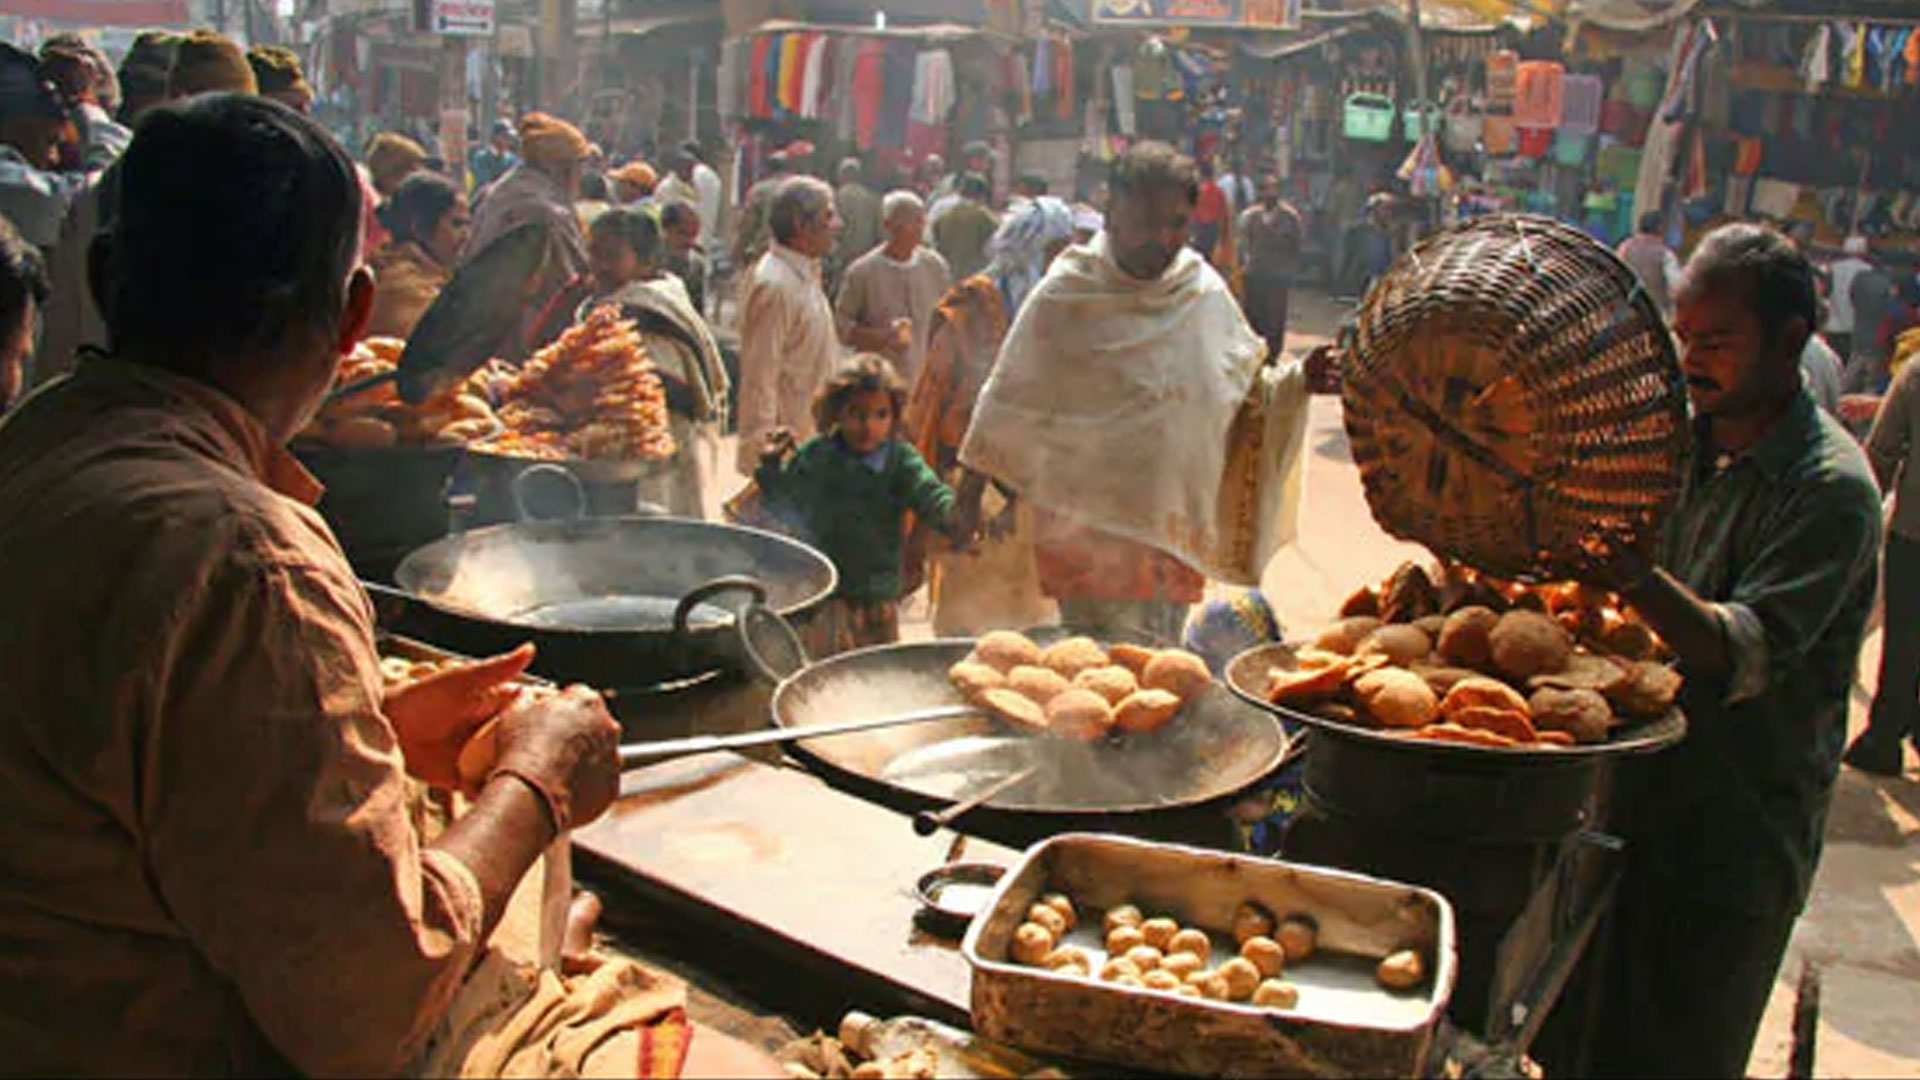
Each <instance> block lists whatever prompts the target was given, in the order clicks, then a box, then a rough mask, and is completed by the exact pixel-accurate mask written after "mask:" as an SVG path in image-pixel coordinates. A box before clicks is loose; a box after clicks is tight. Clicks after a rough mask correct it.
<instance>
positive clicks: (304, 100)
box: [247, 45, 313, 113]
mask: <svg viewBox="0 0 1920 1080" xmlns="http://www.w3.org/2000/svg"><path fill="white" fill-rule="evenodd" d="M247 63H248V64H249V65H250V66H251V67H252V68H253V79H254V82H255V83H257V84H258V85H259V87H260V96H261V97H267V98H272V99H273V100H275V101H277V102H279V103H280V104H282V105H285V106H286V107H287V108H289V109H292V110H293V111H294V112H298V113H303V112H306V111H307V110H309V109H311V108H313V86H312V85H311V84H310V83H308V82H307V75H306V72H304V71H302V70H301V68H300V55H299V54H298V53H296V52H294V51H293V50H292V49H289V48H287V47H286V46H285V45H255V46H254V47H253V48H251V49H248V50H247Z"/></svg>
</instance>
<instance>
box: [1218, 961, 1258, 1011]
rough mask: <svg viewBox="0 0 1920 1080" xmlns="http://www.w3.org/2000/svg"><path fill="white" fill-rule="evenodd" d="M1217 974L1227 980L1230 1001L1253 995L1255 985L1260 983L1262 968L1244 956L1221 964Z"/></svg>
mask: <svg viewBox="0 0 1920 1080" xmlns="http://www.w3.org/2000/svg"><path fill="white" fill-rule="evenodd" d="M1217 974H1218V975H1219V976H1220V977H1221V978H1222V979H1225V980H1226V983H1227V1000H1228V1001H1245V1000H1247V999H1248V998H1250V997H1252V996H1253V990H1254V987H1257V986H1259V985H1260V969H1259V968H1257V967H1254V966H1253V961H1251V960H1249V959H1247V958H1246V957H1244V956H1236V957H1234V958H1233V959H1231V960H1229V961H1227V962H1226V963H1224V964H1221V965H1220V970H1219V971H1218V973H1217Z"/></svg>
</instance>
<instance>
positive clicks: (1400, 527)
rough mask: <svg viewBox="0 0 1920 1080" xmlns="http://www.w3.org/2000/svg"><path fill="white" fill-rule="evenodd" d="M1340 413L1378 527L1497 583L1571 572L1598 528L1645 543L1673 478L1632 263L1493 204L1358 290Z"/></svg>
mask: <svg viewBox="0 0 1920 1080" xmlns="http://www.w3.org/2000/svg"><path fill="white" fill-rule="evenodd" d="M1357 329H1358V336H1357V338H1356V339H1355V344H1354V346H1353V347H1352V349H1351V350H1350V351H1349V353H1348V355H1347V357H1346V365H1345V372H1346V389H1345V411H1346V426H1347V435H1348V437H1349V439H1351V441H1352V443H1353V456H1354V460H1355V461H1356V462H1357V463H1358V464H1359V466H1360V475H1361V479H1362V480H1363V482H1364V483H1365V485H1366V493H1367V503H1368V505H1369V506H1371V507H1372V509H1373V515H1374V517H1375V519H1376V520H1378V521H1379V522H1380V525H1381V526H1382V527H1383V528H1385V529H1386V530H1387V531H1388V532H1390V533H1392V534H1394V535H1395V536H1398V537H1401V538H1403V539H1408V540H1414V541H1417V542H1419V543H1423V544H1425V545H1427V546H1428V547H1430V548H1432V549H1433V550H1434V551H1435V552H1437V553H1439V554H1441V555H1443V556H1446V557H1448V558H1452V559H1457V560H1460V561H1461V562H1464V563H1466V564H1467V565H1469V566H1474V567H1478V568H1479V569H1481V570H1484V571H1486V572H1488V573H1492V574H1496V575H1500V576H1503V577H1522V578H1532V579H1560V578H1565V577H1568V576H1570V574H1571V572H1572V569H1573V567H1574V565H1575V560H1576V559H1577V558H1578V555H1579V552H1580V549H1581V544H1582V542H1583V541H1586V540H1588V539H1590V538H1593V537H1595V536H1596V535H1598V534H1600V533H1602V532H1603V531H1608V532H1611V531H1614V530H1619V531H1622V532H1624V533H1625V534H1627V535H1630V536H1632V537H1633V538H1634V539H1635V542H1636V543H1638V544H1639V545H1640V547H1641V550H1642V551H1650V550H1651V547H1652V544H1653V541H1654V540H1655V538H1656V533H1657V531H1658V526H1659V522H1660V520H1661V518H1662V516H1663V515H1664V513H1665V511H1666V509H1667V508H1668V507H1669V506H1670V505H1671V503H1672V501H1673V498H1674V496H1675V494H1676V493H1677V491H1678V489H1679V483H1680V478H1681V462H1682V461H1683V459H1684V457H1685V455H1686V452H1687V444H1688V438H1689V434H1688V428H1687V412H1686V386H1685V383H1684V381H1683V380H1682V379H1681V376H1680V371H1679V364H1678V362H1677V360H1676V358H1675V355H1674V349H1673V341H1672V339H1671V338H1670V337H1669V336H1668V333H1667V330H1666V326H1665V324H1664V323H1663V322H1662V321H1661V318H1660V313H1659V311H1658V309H1657V308H1656V307H1655V306H1654V304H1653V301H1652V300H1651V299H1650V298H1649V297H1648V296H1647V295H1646V293H1645V292H1644V291H1642V290H1640V289H1639V288H1638V287H1637V285H1636V280H1635V278H1634V276H1633V272H1632V271H1631V270H1629V269H1627V267H1626V264H1624V263H1622V262H1621V261H1620V260H1619V259H1617V258H1615V257H1614V256H1613V254H1612V253H1611V252H1609V251H1608V250H1607V249H1606V248H1604V247H1602V246H1600V245H1599V244H1598V243H1596V242H1594V241H1593V240H1592V239H1590V238H1589V237H1587V236H1586V234H1584V233H1582V232H1580V231H1579V230H1577V229H1574V228H1571V227H1569V226H1566V225H1562V224H1560V223H1558V222H1556V221H1553V220H1551V219H1549V218H1536V217H1528V216H1521V215H1499V216H1495V217H1488V218H1482V219H1479V220H1477V221H1474V222H1471V223H1469V224H1466V225H1463V226H1461V227H1459V228H1457V229H1453V230H1450V231H1447V232H1443V233H1440V234H1437V235H1435V236H1433V237H1430V238H1429V239H1427V240H1426V241H1424V242H1422V243H1421V244H1419V245H1418V246H1416V247H1415V248H1414V249H1413V250H1412V251H1410V252H1408V253H1407V254H1406V255H1405V256H1403V257H1402V258H1401V259H1400V261H1399V262H1397V263H1396V264H1394V266H1393V268H1392V269H1391V270H1389V271H1388V272H1387V274H1386V275H1385V276H1383V277H1382V278H1381V279H1380V280H1379V281H1378V282H1376V283H1375V284H1374V286H1373V288H1372V289H1371V290H1370V291H1369V292H1368V293H1367V297H1366V299H1365V301H1363V302H1362V304H1361V307H1360V313H1359V320H1358V327H1357Z"/></svg>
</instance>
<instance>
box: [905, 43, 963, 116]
mask: <svg viewBox="0 0 1920 1080" xmlns="http://www.w3.org/2000/svg"><path fill="white" fill-rule="evenodd" d="M953 96H954V90H953V54H951V53H949V52H948V51H947V50H945V49H928V50H926V51H924V52H922V53H921V54H920V55H918V56H916V57H914V60H913V104H912V106H910V108H911V113H910V116H911V119H913V120H915V121H917V122H919V123H922V124H931V125H939V124H944V123H946V119H947V114H948V113H950V112H952V111H953Z"/></svg>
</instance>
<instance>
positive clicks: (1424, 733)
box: [1411, 723, 1520, 750]
mask: <svg viewBox="0 0 1920 1080" xmlns="http://www.w3.org/2000/svg"><path fill="white" fill-rule="evenodd" d="M1411 734H1412V735H1413V737H1414V738H1416V739H1432V740H1433V741H1435V742H1452V743H1464V744H1466V745H1468V746H1485V747H1491V748H1492V749H1495V750H1505V749H1509V748H1511V747H1515V746H1519V745H1520V744H1519V743H1517V742H1514V741H1513V740H1512V739H1509V738H1507V737H1506V736H1505V735H1500V734H1497V733H1495V732H1492V731H1487V730H1485V729H1483V728H1470V727H1462V726H1460V725H1459V724H1453V723H1442V724H1429V725H1427V726H1426V727H1423V728H1421V729H1419V730H1418V731H1414V732H1412V733H1411Z"/></svg>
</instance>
